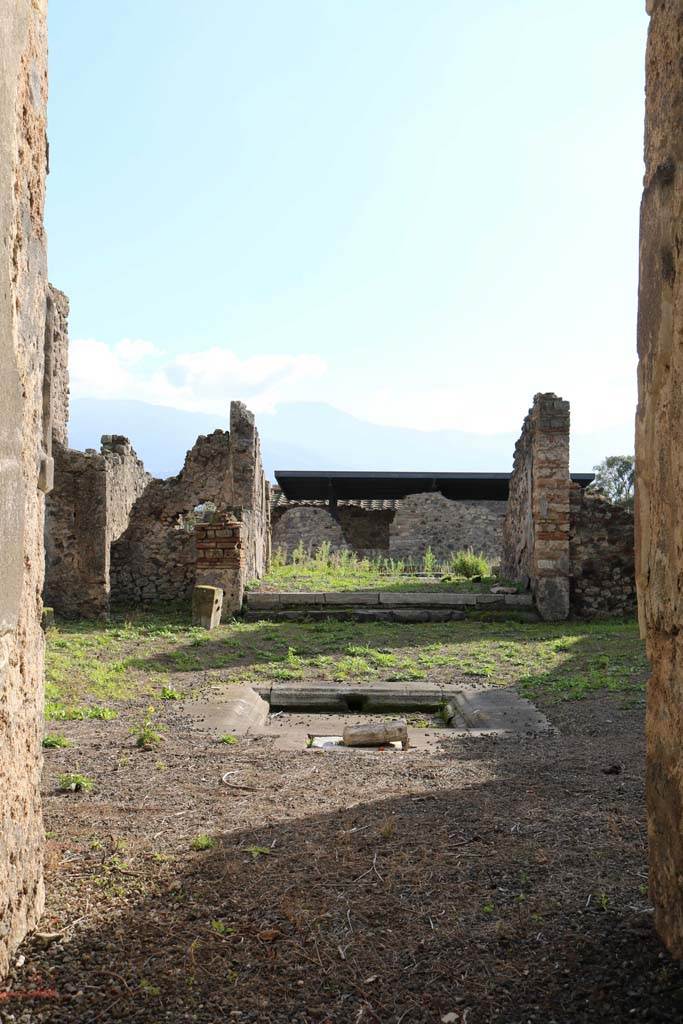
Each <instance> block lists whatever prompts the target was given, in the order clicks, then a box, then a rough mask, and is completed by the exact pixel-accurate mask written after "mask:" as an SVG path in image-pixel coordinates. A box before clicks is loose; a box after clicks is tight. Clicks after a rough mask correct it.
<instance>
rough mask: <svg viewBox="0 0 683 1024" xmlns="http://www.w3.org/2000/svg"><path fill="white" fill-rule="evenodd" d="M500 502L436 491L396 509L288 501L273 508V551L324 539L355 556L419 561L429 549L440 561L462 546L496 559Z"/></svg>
mask: <svg viewBox="0 0 683 1024" xmlns="http://www.w3.org/2000/svg"><path fill="white" fill-rule="evenodd" d="M505 507H506V502H504V501H451V500H450V499H448V498H444V496H443V495H442V494H440V493H436V494H413V495H410V496H409V497H407V498H402V499H400V500H397V501H396V505H395V508H376V509H375V508H365V507H363V506H360V505H351V504H348V505H346V504H344V505H338V506H337V507H336V508H334V507H332V508H330V507H328V506H323V505H317V506H314V505H305V504H301V505H293V506H290V507H288V508H284V509H282V508H276V509H275V513H274V515H273V550H277V549H278V548H279V549H280V550H282V551H286V552H287V553H288V555H291V553H292V551H293V550H294V549H295V548H296V547H297V545H298V544H299V542H300V541H301V542H303V545H304V548H305V549H306V550H307V551H311V552H315V551H316V550H317V548H319V547H320V545H321V544H322V543H323V542H325V541H327V542H329V543H330V545H331V547H332V550H333V551H338V550H341V549H342V548H348V549H350V550H352V551H354V552H355V553H356V554H358V555H361V556H365V555H383V556H385V557H386V558H389V557H391V558H397V559H402V560H404V561H407V562H414V563H420V562H421V561H422V557H423V555H424V553H425V551H426V550H427V548H428V547H431V549H432V551H433V552H434V553H435V554H436V556H437V558H438V559H439V560H441V561H446V560H447V558H448V556H449V555H450V554H451V553H452V552H454V551H459V550H461V549H463V548H473V549H474V550H475V551H477V552H483V553H484V554H485V555H486V557H487V558H488V559H489V560H490V561H491V562H492V563H497V562H498V561H499V560H500V550H501V544H502V531H503V519H504V517H505Z"/></svg>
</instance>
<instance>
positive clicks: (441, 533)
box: [389, 493, 507, 563]
mask: <svg viewBox="0 0 683 1024" xmlns="http://www.w3.org/2000/svg"><path fill="white" fill-rule="evenodd" d="M506 505H507V502H505V501H451V500H450V499H449V498H444V496H443V494H440V493H435V494H411V495H409V496H408V497H407V498H403V499H402V500H401V502H400V505H399V507H398V508H397V510H396V515H395V516H394V520H393V522H392V524H391V527H390V540H389V554H390V556H391V557H392V558H397V559H402V560H403V561H407V562H416V563H420V562H421V561H422V558H423V556H424V554H425V552H426V550H427V548H428V547H429V548H431V549H432V551H433V552H434V554H435V555H436V557H437V559H438V560H439V561H440V562H445V561H447V560H448V557H449V556H450V555H451V554H453V553H454V552H455V551H460V550H463V549H466V548H472V549H473V550H474V551H476V552H477V554H479V553H481V554H484V555H485V556H486V557H487V558H488V559H489V561H491V562H494V563H497V562H499V561H500V552H501V544H502V535H503V520H504V518H505V510H506Z"/></svg>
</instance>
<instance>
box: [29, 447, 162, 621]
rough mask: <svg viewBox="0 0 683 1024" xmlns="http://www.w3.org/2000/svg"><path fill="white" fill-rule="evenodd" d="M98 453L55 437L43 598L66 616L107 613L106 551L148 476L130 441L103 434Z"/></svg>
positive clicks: (141, 490) (102, 615)
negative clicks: (53, 478)
mask: <svg viewBox="0 0 683 1024" xmlns="http://www.w3.org/2000/svg"><path fill="white" fill-rule="evenodd" d="M102 441H103V443H102V448H101V451H100V452H96V451H94V449H88V451H86V452H79V451H74V450H72V449H70V448H65V447H64V446H63V445H61V444H59V443H57V442H55V444H54V456H55V486H54V490H53V492H52V493H51V494H50V495H48V499H47V514H46V521H45V552H46V569H45V603H46V604H47V605H48V606H49V607H52V608H54V610H55V611H56V612H57V614H59V615H62V616H64V617H65V618H84V619H92V618H100V617H104V616H106V615H107V614H108V613H109V598H110V578H109V577H110V573H109V552H110V546H111V543H112V541H114V540H116V539H117V538H118V537H119V536H120V535H121V533H122V532H123V531H124V530H125V528H126V527H127V525H128V517H129V514H130V510H131V508H132V507H133V505H134V503H135V502H136V500H137V499H138V498H139V497H140V495H141V494H142V493H143V491H144V490H145V488H146V487H147V485H148V483H149V481H150V479H151V478H150V476H149V474H148V473H146V472H145V469H144V466H143V465H142V463H141V461H140V460H139V459H138V457H137V455H136V454H135V451H134V449H133V448H132V446H131V444H130V441H129V440H128V438H126V437H121V436H119V435H114V436H105V437H104V438H103V439H102Z"/></svg>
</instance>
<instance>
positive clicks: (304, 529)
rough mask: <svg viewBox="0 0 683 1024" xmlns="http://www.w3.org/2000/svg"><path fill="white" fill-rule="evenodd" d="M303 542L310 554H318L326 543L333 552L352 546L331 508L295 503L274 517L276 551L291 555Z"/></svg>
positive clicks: (274, 547)
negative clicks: (321, 546)
mask: <svg viewBox="0 0 683 1024" xmlns="http://www.w3.org/2000/svg"><path fill="white" fill-rule="evenodd" d="M300 543H301V544H303V546H304V550H305V551H307V552H310V554H315V552H316V551H317V550H318V548H319V547H320V545H321V544H324V543H328V544H329V545H330V548H331V550H332V551H341V550H342V549H343V548H346V547H348V545H347V543H346V541H345V540H344V534H343V532H342V528H341V526H340V525H339V523H338V522H337V520H336V519H335V517H334V516H333V515H332V514H331V513H330V512H329V510H328V509H326V508H322V507H319V508H314V507H312V506H310V505H299V506H297V505H294V506H292V507H291V508H288V509H286V510H285V511H284V512H283V513H282V514H281V515H278V516H277V517H276V518H274V522H273V539H272V544H273V551H280V552H283V553H284V554H285V555H286V556H287V557H288V558H291V555H292V552H293V551H294V549H295V548H296V547H298V545H299V544H300Z"/></svg>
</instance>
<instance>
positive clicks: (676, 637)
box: [636, 0, 683, 957]
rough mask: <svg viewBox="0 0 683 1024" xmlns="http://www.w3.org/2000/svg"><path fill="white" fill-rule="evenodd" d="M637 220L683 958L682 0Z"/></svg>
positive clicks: (639, 501) (666, 801) (668, 918)
mask: <svg viewBox="0 0 683 1024" xmlns="http://www.w3.org/2000/svg"><path fill="white" fill-rule="evenodd" d="M647 6H648V11H649V12H650V14H651V20H650V27H649V33H648V43H647V58H646V111H645V179H644V190H643V199H642V205H641V214H640V284H639V307H638V357H639V363H638V412H637V417H636V578H637V585H638V602H639V616H640V624H641V632H642V634H643V636H644V638H645V642H646V647H647V653H648V657H649V659H650V664H651V677H650V680H649V683H648V704H647V727H646V728H647V804H648V819H649V835H650V894H651V899H652V902H653V905H654V908H655V922H656V926H657V928H658V930H659V933H660V935H661V936H662V938H663V939H664V941H665V942H666V943H667V945H668V946H669V948H670V949H671V951H672V952H673V953H674V954H676V955H678V956H679V957H683V886H682V885H681V879H683V739H682V737H683V590H682V589H681V585H680V580H681V576H682V575H683V474H682V473H681V465H682V462H683V417H682V416H681V394H683V254H682V252H681V243H680V240H681V238H682V237H683V132H682V131H681V124H682V123H683V42H682V38H683V37H682V34H681V29H682V27H683V0H667V2H657V0H648V5H647Z"/></svg>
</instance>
